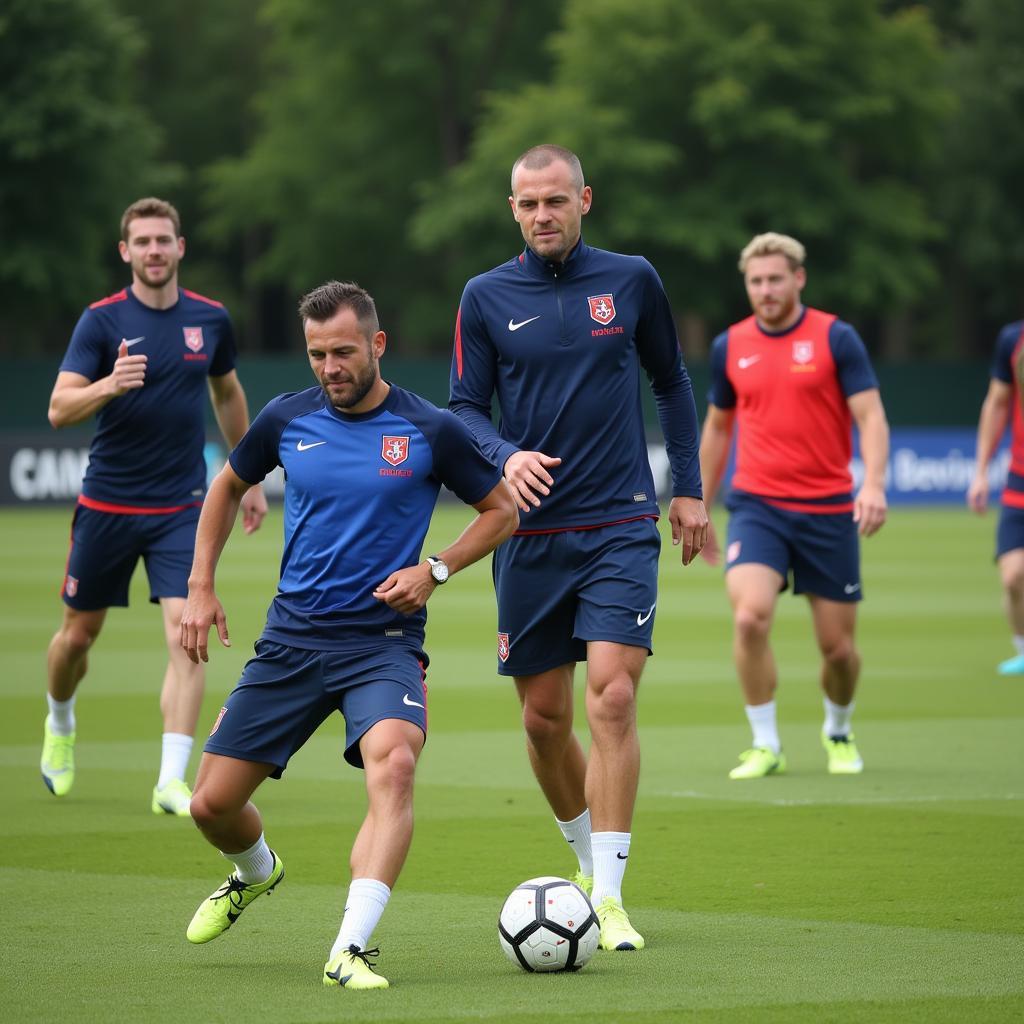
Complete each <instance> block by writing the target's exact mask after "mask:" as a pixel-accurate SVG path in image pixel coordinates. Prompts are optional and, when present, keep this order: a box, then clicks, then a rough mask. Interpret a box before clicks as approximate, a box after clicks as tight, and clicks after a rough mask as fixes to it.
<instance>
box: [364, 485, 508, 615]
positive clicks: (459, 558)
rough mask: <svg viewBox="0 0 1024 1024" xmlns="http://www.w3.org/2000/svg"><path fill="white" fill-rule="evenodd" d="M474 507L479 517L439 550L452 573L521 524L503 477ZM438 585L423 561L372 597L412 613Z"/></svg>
mask: <svg viewBox="0 0 1024 1024" xmlns="http://www.w3.org/2000/svg"><path fill="white" fill-rule="evenodd" d="M473 508H475V509H476V510H477V512H478V513H479V514H478V515H477V517H476V518H475V519H474V520H473V521H472V522H471V523H470V524H469V526H467V527H466V529H465V530H463V531H462V533H461V534H460V535H459V537H458V539H457V540H456V541H454V543H452V544H449V545H448V547H446V548H444V549H443V550H442V551H439V552H438V553H437V554H438V557H439V558H441V559H442V560H443V561H444V562H445V564H446V565H447V566H448V571H449V572H450V573H451V574H452V575H454V574H455V573H457V572H458V571H459V570H460V569H465V568H466V566H467V565H472V564H473V563H474V562H476V561H478V560H479V559H481V558H483V557H484V555H488V554H490V553H491V552H492V551H493V550H494V549H495V548H496V547H497V546H498V545H499V544H500V543H501V542H502V541H503V540H506V539H507V538H508V537H509V536H510V535H511V534H512V532H513V530H515V529H516V527H517V526H518V525H519V513H518V512H517V511H516V502H515V499H514V498H513V496H512V490H511V488H510V487H509V486H508V484H507V483H506V482H505V481H504V480H501V481H499V482H498V484H497V485H496V486H495V487H494V488H493V490H491V492H490V493H489V494H488V495H487V496H486V497H485V498H484V499H483V500H482V501H478V502H475V503H474V505H473ZM437 586H438V584H437V583H435V582H434V577H433V576H431V575H430V565H429V564H428V563H427V562H420V564H419V565H412V566H409V567H408V568H406V569H399V570H398V571H397V572H393V573H392V574H391V575H390V576H389V577H388V578H387V579H386V580H385V581H384V582H383V583H382V584H381V585H380V586H379V587H377V589H376V590H375V591H374V592H373V596H374V597H375V598H377V600H378V601H383V602H384V603H385V604H386V605H388V606H389V607H390V608H394V609H395V611H397V612H401V613H402V614H403V615H412V614H413V612H418V611H419V610H420V609H421V608H422V607H423V606H424V605H425V604H426V603H427V599H428V598H429V597H430V595H431V594H432V593H433V592H434V590H435V588H436V587H437Z"/></svg>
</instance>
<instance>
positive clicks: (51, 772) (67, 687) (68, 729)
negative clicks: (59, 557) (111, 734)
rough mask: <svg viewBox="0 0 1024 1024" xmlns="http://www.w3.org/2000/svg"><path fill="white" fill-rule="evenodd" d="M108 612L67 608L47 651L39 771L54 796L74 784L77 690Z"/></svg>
mask: <svg viewBox="0 0 1024 1024" xmlns="http://www.w3.org/2000/svg"><path fill="white" fill-rule="evenodd" d="M106 615H107V612H106V609H105V608H104V609H100V610H98V611H84V612H83V611H76V610H75V609H74V608H69V607H68V606H67V605H65V606H64V616H63V619H62V620H61V625H60V629H58V630H57V632H56V633H55V634H54V636H53V639H52V640H51V641H50V646H49V648H48V649H47V652H46V676H47V680H46V690H47V693H46V700H47V704H48V705H49V714H48V715H47V716H46V722H45V723H44V725H43V753H42V756H41V757H40V759H39V770H40V773H41V774H42V777H43V782H44V783H45V784H46V788H47V789H48V790H49V791H50V792H51V793H53V795H54V796H66V795H67V794H68V792H69V791H70V790H71V787H72V785H73V784H74V781H75V702H74V697H75V691H76V690H77V689H78V684H79V683H80V682H81V681H82V678H83V677H84V676H85V672H86V669H87V668H88V665H89V648H90V647H92V645H93V643H94V642H95V640H96V638H97V637H98V636H99V634H100V630H101V629H102V628H103V621H104V619H105V618H106Z"/></svg>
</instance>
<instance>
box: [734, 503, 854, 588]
mask: <svg viewBox="0 0 1024 1024" xmlns="http://www.w3.org/2000/svg"><path fill="white" fill-rule="evenodd" d="M726 507H727V508H728V509H729V511H730V513H731V515H730V516H729V535H728V542H727V544H726V549H725V570H726V572H728V571H729V570H730V569H732V568H733V567H735V566H737V565H744V564H747V563H751V562H754V563H757V564H759V565H767V566H770V567H771V568H772V569H774V570H775V571H776V572H777V573H778V574H779V575H780V576H781V577H782V579H783V584H782V587H781V588H780V589H782V590H785V589H786V587H787V586H789V576H790V573H792V577H793V593H794V594H815V595H817V596H818V597H824V598H826V599H827V600H829V601H859V600H860V599H861V598H862V597H863V593H862V591H861V579H860V544H859V542H858V539H857V524H856V523H855V522H854V521H853V516H852V515H851V514H850V513H849V512H835V513H830V512H825V513H822V512H790V511H788V510H787V509H781V508H775V507H774V506H772V505H769V504H768V503H767V502H764V501H762V500H761V499H760V498H756V497H754V496H753V495H749V494H737V493H735V492H734V493H733V494H731V495H730V496H729V500H728V501H727V502H726Z"/></svg>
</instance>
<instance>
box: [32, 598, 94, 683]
mask: <svg viewBox="0 0 1024 1024" xmlns="http://www.w3.org/2000/svg"><path fill="white" fill-rule="evenodd" d="M106 617H107V609H106V608H101V609H99V610H98V611H87V612H82V611H77V610H76V609H74V608H69V607H68V606H67V605H64V618H63V620H62V622H61V625H60V629H58V630H57V632H56V633H55V634H54V636H53V639H52V640H51V641H50V646H49V648H48V650H47V652H46V675H47V692H48V693H49V694H50V696H51V697H53V698H54V700H59V701H66V700H70V699H71V698H72V697H73V696H74V695H75V690H77V689H78V684H79V683H80V682H81V681H82V678H83V677H84V676H85V673H86V670H87V668H88V667H89V648H90V647H92V645H93V644H94V643H95V642H96V638H97V637H98V636H99V635H100V630H101V629H102V628H103V622H104V620H105V619H106Z"/></svg>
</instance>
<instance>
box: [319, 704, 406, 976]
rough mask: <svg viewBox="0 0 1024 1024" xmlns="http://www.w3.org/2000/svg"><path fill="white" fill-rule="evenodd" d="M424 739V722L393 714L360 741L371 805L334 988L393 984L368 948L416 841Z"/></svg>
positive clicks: (335, 959) (336, 951)
mask: <svg viewBox="0 0 1024 1024" xmlns="http://www.w3.org/2000/svg"><path fill="white" fill-rule="evenodd" d="M423 740H424V737H423V733H422V731H421V730H420V728H419V727H418V726H416V725H414V724H413V723H412V722H407V721H404V720H402V719H395V718H390V719H385V720H384V721H382V722H378V723H377V724H376V725H374V726H373V727H372V728H371V729H369V730H368V731H367V732H366V734H365V735H364V736H363V737H362V739H361V740H360V741H359V752H360V753H361V754H362V756H363V766H364V768H365V771H366V794H367V796H368V797H369V802H370V806H369V809H368V811H367V814H366V819H365V820H364V821H363V824H362V827H361V828H360V829H359V835H358V836H356V841H355V843H354V844H353V846H352V854H351V857H350V858H349V860H350V865H351V869H352V882H351V884H350V885H349V889H348V896H347V898H346V900H345V916H344V917H343V918H342V922H341V928H340V929H339V931H338V937H337V938H336V939H335V940H334V945H333V946H332V947H331V952H330V955H329V956H328V958H327V963H326V964H324V973H323V983H324V985H326V986H328V987H332V986H341V987H343V988H351V989H377V988H387V987H388V981H387V979H386V978H384V977H382V976H381V975H379V974H377V973H376V972H375V971H374V970H373V966H374V965H375V964H376V961H375V960H371V959H370V957H375V956H377V955H378V950H377V949H372V950H371V949H369V948H368V947H369V944H370V937H371V936H372V935H373V931H374V929H375V928H376V927H377V923H378V922H379V921H380V918H381V915H382V914H383V913H384V908H385V907H386V906H387V904H388V900H389V899H390V897H391V890H392V888H393V887H394V884H395V882H396V881H397V880H398V874H399V872H400V871H401V870H402V865H403V864H404V863H405V858H406V856H407V854H408V853H409V844H410V843H411V842H412V829H413V783H414V780H415V776H416V761H417V760H418V759H419V756H420V751H421V750H422V749H423Z"/></svg>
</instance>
